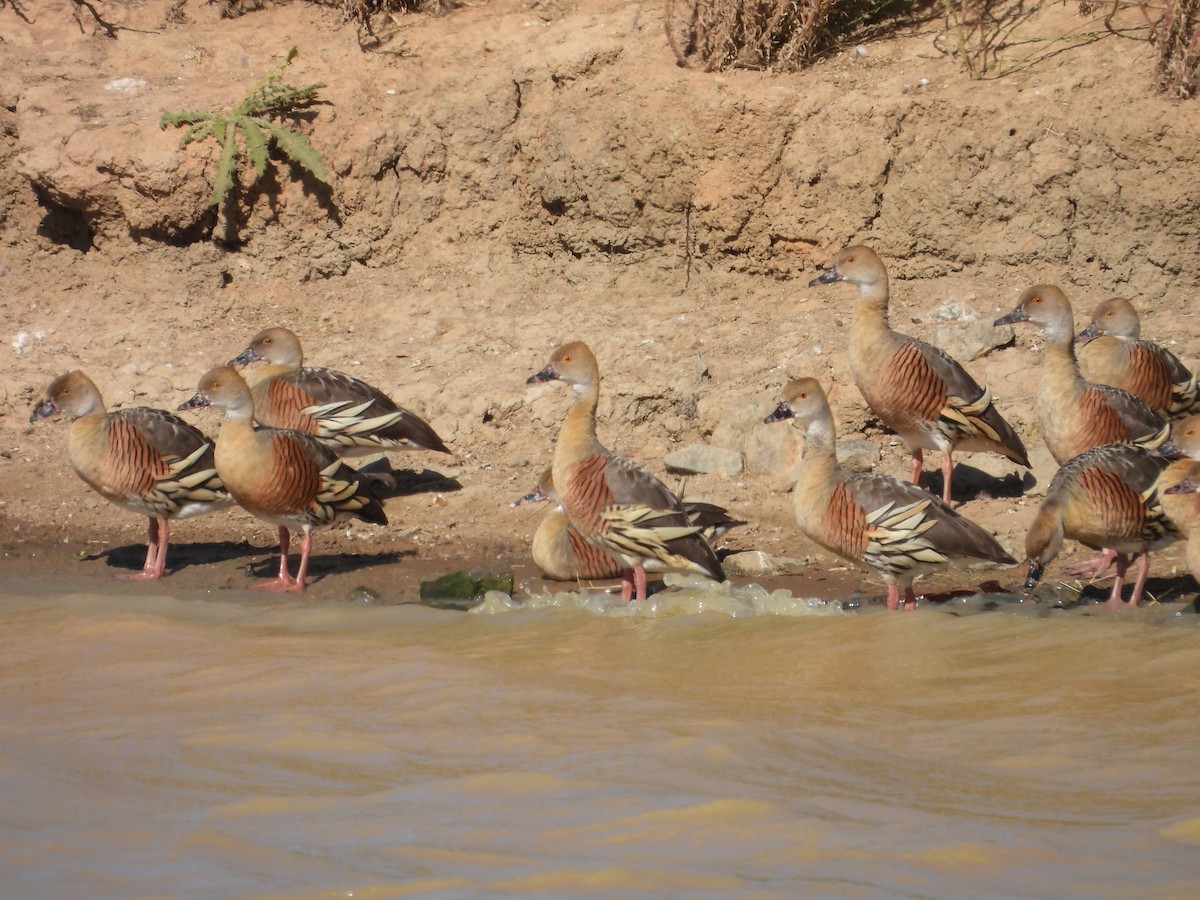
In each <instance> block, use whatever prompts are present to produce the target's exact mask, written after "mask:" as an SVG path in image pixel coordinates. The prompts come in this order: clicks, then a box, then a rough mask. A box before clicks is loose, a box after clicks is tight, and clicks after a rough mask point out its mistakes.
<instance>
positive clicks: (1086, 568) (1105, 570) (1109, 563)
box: [1064, 550, 1117, 581]
mask: <svg viewBox="0 0 1200 900" xmlns="http://www.w3.org/2000/svg"><path fill="white" fill-rule="evenodd" d="M1116 560H1117V554H1116V551H1114V550H1104V551H1103V552H1101V554H1100V555H1099V556H1097V557H1095V558H1094V559H1088V560H1085V561H1083V562H1077V563H1071V565H1069V566H1067V567H1066V568H1065V569H1064V571H1065V572H1066V573H1067V574H1068V575H1070V576H1071V577H1072V578H1084V579H1087V580H1088V581H1094V580H1095V579H1097V578H1111V577H1112V576H1113V575H1114V574H1116V569H1115V568H1114V565H1113V564H1114V563H1115V562H1116Z"/></svg>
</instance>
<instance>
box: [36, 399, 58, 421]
mask: <svg viewBox="0 0 1200 900" xmlns="http://www.w3.org/2000/svg"><path fill="white" fill-rule="evenodd" d="M58 413H59V409H58V405H57V404H56V403H55V402H54V401H53V400H43V401H42V402H41V403H39V404H38V405H37V406H35V407H34V408H33V411H32V412H31V413H30V414H29V421H30V422H36V421H37V420H38V419H49V418H51V417H52V416H57V415H58Z"/></svg>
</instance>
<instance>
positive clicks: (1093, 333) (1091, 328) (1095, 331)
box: [1075, 322, 1104, 344]
mask: <svg viewBox="0 0 1200 900" xmlns="http://www.w3.org/2000/svg"><path fill="white" fill-rule="evenodd" d="M1102 334H1104V332H1103V331H1101V330H1100V329H1099V328H1097V327H1096V323H1095V322H1093V323H1092V324H1090V325H1088V327H1087V328H1085V329H1083V331H1081V332H1079V334H1077V335H1075V343H1077V344H1086V343H1087V342H1088V341H1090V340H1092V339H1093V338H1098V337H1100V335H1102Z"/></svg>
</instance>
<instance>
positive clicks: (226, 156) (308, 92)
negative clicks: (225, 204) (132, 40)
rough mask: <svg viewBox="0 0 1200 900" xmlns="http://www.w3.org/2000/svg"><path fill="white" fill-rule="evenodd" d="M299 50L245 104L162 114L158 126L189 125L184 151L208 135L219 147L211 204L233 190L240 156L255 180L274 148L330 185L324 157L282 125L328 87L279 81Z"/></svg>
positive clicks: (183, 140) (320, 82) (269, 75)
mask: <svg viewBox="0 0 1200 900" xmlns="http://www.w3.org/2000/svg"><path fill="white" fill-rule="evenodd" d="M297 52H298V51H297V50H296V48H295V47H293V48H292V49H291V50H289V51H288V52H287V56H285V57H284V59H283V61H282V62H281V63H280V64H279V65H277V66H276V67H275V68H274V69H272V70H271V72H270V73H269V74H268V75H267V77H266V78H264V79H263V80H262V81H260V82H259V83H258V86H257V87H255V88H254V90H253V91H251V92H250V93H249V94H248V95H247V96H246V98H245V99H244V100H242V102H241V103H239V104H238V105H237V106H235V107H234V108H233V109H231V110H229V111H227V112H209V111H207V110H194V109H185V110H182V111H181V112H164V113H163V115H162V118H161V119H160V120H159V122H158V127H159V128H166V127H167V126H168V125H174V126H176V127H180V128H182V127H183V126H185V125H186V126H188V130H187V131H185V132H184V134H183V138H182V139H181V140H180V142H179V147H180V149H183V148H184V147H186V146H187V145H188V144H190V143H192V142H193V141H201V140H204V139H205V138H208V137H211V138H214V139H215V140H216V141H217V143H218V144H220V145H221V156H220V158H219V159H218V161H217V174H216V176H215V177H214V178H213V189H212V197H211V198H210V201H209V204H210V205H211V206H216V205H218V204H219V203H220V202H221V201H222V200H223V199H224V198H225V195H226V194H228V193H229V192H230V191H231V190H233V187H234V185H235V183H236V179H237V168H238V157H239V156H241V155H243V154H244V155H245V156H246V157H247V158H248V159H249V160H250V165H251V166H252V167H253V168H254V175H255V178H256V179H257V178H261V177H262V175H263V173H264V172H266V170H267V159H268V158H269V156H270V152H271V148H272V146H273V147H274V148H275V149H276V150H277V151H279V152H280V153H282V154H283V155H284V157H286V158H287V159H288V160H290V161H291V162H293V163H295V164H296V165H298V166H300V168H302V169H304V171H306V172H308V173H309V174H310V175H312V177H313V178H315V179H317V181H319V182H321V183H322V184H328V183H329V175H328V174H327V173H326V171H325V165H324V163H322V162H321V156H320V154H318V153H317V151H316V150H315V149H313V146H312V144H310V143H309V142H308V137H307V136H305V135H304V133H303V132H300V131H296V130H295V129H293V128H291V127H289V126H288V125H287V124H285V123H284V122H283V121H281V119H282V118H283V117H284V116H287V115H289V114H292V113H294V112H295V111H296V110H299V109H304V108H305V107H308V106H311V105H313V104H314V103H316V102H317V91H318V90H320V89H321V88H323V87H325V83H324V82H323V81H318V82H316V83H315V84H307V85H304V86H302V87H297V86H295V85H291V84H284V83H280V81H279V79H280V78H282V77H283V71H284V69H286V68H287V67H288V65H289V64H290V63H291V61H292V60H293V59H295V58H296V54H297ZM239 144H240V148H239Z"/></svg>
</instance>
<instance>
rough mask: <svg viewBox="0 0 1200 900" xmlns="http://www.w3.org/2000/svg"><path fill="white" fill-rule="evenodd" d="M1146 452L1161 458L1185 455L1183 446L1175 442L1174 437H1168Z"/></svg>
mask: <svg viewBox="0 0 1200 900" xmlns="http://www.w3.org/2000/svg"><path fill="white" fill-rule="evenodd" d="M1146 452H1147V453H1148V454H1149V455H1150V456H1157V457H1159V458H1160V459H1179V458H1180V457H1181V456H1183V455H1184V453H1183V448H1182V447H1180V446H1179V445H1178V444H1177V443H1175V439H1174V438H1167V439H1166V440H1165V441H1163V442H1162V443H1161V444H1159V445H1158V446H1157V447H1153V448H1151V449H1150V450H1147V451H1146Z"/></svg>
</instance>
